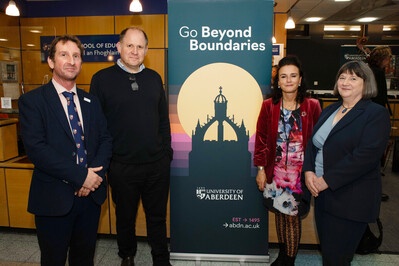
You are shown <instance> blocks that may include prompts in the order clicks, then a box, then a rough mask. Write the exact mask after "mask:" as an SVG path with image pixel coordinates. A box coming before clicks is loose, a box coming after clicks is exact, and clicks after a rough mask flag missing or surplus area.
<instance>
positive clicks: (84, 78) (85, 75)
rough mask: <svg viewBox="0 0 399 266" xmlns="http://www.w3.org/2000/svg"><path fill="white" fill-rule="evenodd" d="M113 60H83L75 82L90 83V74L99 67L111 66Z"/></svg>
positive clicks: (79, 83)
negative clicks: (94, 61)
mask: <svg viewBox="0 0 399 266" xmlns="http://www.w3.org/2000/svg"><path fill="white" fill-rule="evenodd" d="M113 64H114V63H113V62H98V63H97V62H96V63H93V62H87V63H85V62H83V65H82V71H81V72H80V74H79V76H78V78H77V79H76V84H78V85H84V84H86V85H90V81H91V78H92V76H93V75H94V74H95V73H96V72H97V71H99V70H100V69H103V68H106V67H109V66H112V65H113Z"/></svg>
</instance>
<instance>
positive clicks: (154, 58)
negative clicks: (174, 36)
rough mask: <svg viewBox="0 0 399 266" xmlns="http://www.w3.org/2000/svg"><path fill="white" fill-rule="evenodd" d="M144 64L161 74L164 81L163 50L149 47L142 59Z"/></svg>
mask: <svg viewBox="0 0 399 266" xmlns="http://www.w3.org/2000/svg"><path fill="white" fill-rule="evenodd" d="M144 65H145V66H146V67H148V68H151V69H153V70H155V71H156V72H158V73H159V75H161V78H162V81H163V83H165V74H166V73H165V50H164V49H149V50H148V53H147V55H146V58H145V60H144Z"/></svg>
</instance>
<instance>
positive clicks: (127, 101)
mask: <svg viewBox="0 0 399 266" xmlns="http://www.w3.org/2000/svg"><path fill="white" fill-rule="evenodd" d="M117 48H118V52H119V53H120V57H121V58H120V59H118V61H117V63H116V64H115V65H114V66H111V67H108V68H106V69H103V70H100V71H98V72H97V73H96V74H95V75H94V76H93V78H92V81H91V85H90V93H92V94H94V95H96V96H97V97H98V98H99V99H100V102H101V105H102V108H103V111H104V114H105V116H106V118H107V121H108V128H109V131H110V132H111V135H112V137H113V140H114V141H113V155H112V161H111V165H110V170H109V173H108V181H109V183H110V186H111V188H112V200H113V201H114V203H115V214H116V230H117V242H118V248H119V252H118V254H119V256H120V257H121V258H122V265H134V256H135V255H136V251H137V239H136V235H135V223H136V215H137V210H138V205H139V201H140V199H141V200H142V203H143V206H144V210H145V215H146V222H147V236H148V242H149V244H150V246H151V249H152V250H151V254H152V258H153V265H170V263H169V249H168V243H167V237H166V209H167V201H168V194H169V183H170V162H171V160H172V157H173V150H172V148H171V133H170V123H169V114H168V105H167V101H166V96H165V90H164V88H163V84H162V79H161V77H160V75H159V74H158V73H157V72H155V71H154V70H151V69H149V68H146V67H145V66H144V65H143V61H144V57H145V55H146V53H147V50H148V38H147V35H146V33H145V32H144V31H143V30H142V29H140V28H136V27H129V28H127V29H124V30H123V31H122V32H121V34H120V38H119V42H118V43H117Z"/></svg>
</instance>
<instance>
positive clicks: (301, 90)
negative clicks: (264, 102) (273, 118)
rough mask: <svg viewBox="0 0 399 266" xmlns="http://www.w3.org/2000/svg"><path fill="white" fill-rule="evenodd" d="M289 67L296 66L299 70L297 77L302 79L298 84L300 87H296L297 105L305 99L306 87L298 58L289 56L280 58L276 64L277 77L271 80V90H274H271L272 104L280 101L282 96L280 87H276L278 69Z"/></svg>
mask: <svg viewBox="0 0 399 266" xmlns="http://www.w3.org/2000/svg"><path fill="white" fill-rule="evenodd" d="M289 65H293V66H296V67H297V68H298V70H299V76H300V77H302V79H301V84H299V85H300V86H299V87H298V93H297V96H296V101H297V102H298V103H302V102H303V100H304V99H305V97H306V91H307V87H306V82H305V77H304V75H303V70H302V66H301V62H300V61H299V59H298V57H296V56H294V55H290V56H286V57H284V58H282V59H281V60H280V61H279V62H278V66H277V75H276V78H275V79H274V80H273V88H274V89H273V92H272V96H271V97H272V98H273V103H274V104H277V103H278V102H279V101H280V99H281V97H282V96H283V91H282V90H281V88H280V86H279V85H278V79H279V72H280V69H281V68H282V67H283V66H289Z"/></svg>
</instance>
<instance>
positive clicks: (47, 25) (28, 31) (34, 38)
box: [21, 17, 66, 51]
mask: <svg viewBox="0 0 399 266" xmlns="http://www.w3.org/2000/svg"><path fill="white" fill-rule="evenodd" d="M32 31H33V32H32ZM65 33H66V21H65V18H64V17H61V18H21V42H22V49H23V50H26V49H27V50H37V51H40V36H60V35H63V34H65ZM28 44H30V45H34V46H28Z"/></svg>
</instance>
